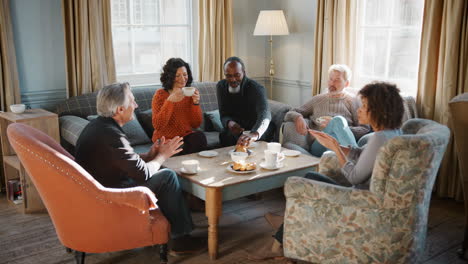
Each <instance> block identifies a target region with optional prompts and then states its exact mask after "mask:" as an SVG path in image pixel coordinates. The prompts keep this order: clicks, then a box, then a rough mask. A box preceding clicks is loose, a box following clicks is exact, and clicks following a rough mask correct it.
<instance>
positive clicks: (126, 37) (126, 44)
mask: <svg viewBox="0 0 468 264" xmlns="http://www.w3.org/2000/svg"><path fill="white" fill-rule="evenodd" d="M112 38H113V43H114V54H116V56H115V64H116V71H117V75H119V74H122V73H129V72H132V55H131V54H132V52H131V43H130V29H129V27H113V29H112ZM117 54H118V55H117Z"/></svg>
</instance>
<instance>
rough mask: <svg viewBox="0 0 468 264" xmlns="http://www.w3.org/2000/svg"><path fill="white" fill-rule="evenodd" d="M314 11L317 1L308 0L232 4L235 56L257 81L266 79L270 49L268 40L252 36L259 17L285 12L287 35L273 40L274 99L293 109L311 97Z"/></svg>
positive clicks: (242, 0) (245, 0)
mask: <svg viewBox="0 0 468 264" xmlns="http://www.w3.org/2000/svg"><path fill="white" fill-rule="evenodd" d="M316 7H317V3H316V1H311V0H287V1H285V0H250V1H248V0H235V1H233V16H234V39H235V42H234V45H235V52H236V55H238V56H240V57H241V58H243V59H244V60H245V62H246V64H247V70H248V75H249V76H250V77H256V78H254V79H256V80H259V81H263V80H265V78H268V69H269V64H268V63H269V59H270V47H269V43H268V37H266V36H253V35H252V33H253V30H254V28H255V23H256V21H257V17H258V13H259V12H260V10H274V9H282V10H283V11H284V13H285V16H286V21H287V23H288V26H289V32H290V34H289V35H287V36H276V37H273V55H274V62H275V81H274V85H273V87H274V91H273V98H274V99H275V100H278V101H281V102H284V103H287V104H290V105H292V106H299V105H302V104H303V103H305V102H306V101H308V100H309V99H310V98H311V97H312V90H311V81H312V72H313V60H314V52H313V48H314V31H315V14H316ZM267 64H268V65H267ZM262 77H263V78H262ZM268 84H269V82H268V81H267V85H268Z"/></svg>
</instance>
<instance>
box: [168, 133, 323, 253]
mask: <svg viewBox="0 0 468 264" xmlns="http://www.w3.org/2000/svg"><path fill="white" fill-rule="evenodd" d="M257 143H258V144H257V146H256V147H255V148H252V149H251V150H252V151H253V155H251V156H250V157H249V158H248V159H247V161H248V162H256V163H257V169H256V170H255V171H254V172H251V173H248V174H238V173H234V172H232V171H229V170H228V166H229V165H230V162H231V157H230V154H229V151H230V150H233V149H234V146H231V147H226V148H220V149H215V151H216V152H218V156H216V157H212V158H205V157H202V156H200V155H198V153H194V154H189V155H183V156H176V157H172V158H170V159H168V160H167V161H166V162H165V163H164V166H165V167H167V168H170V169H173V170H175V171H176V172H177V174H178V175H179V182H180V184H181V186H182V188H183V190H184V191H186V192H189V193H191V194H193V195H195V196H196V197H198V198H200V199H202V200H204V201H205V214H206V216H207V217H208V224H209V227H208V253H209V256H210V258H211V259H213V260H214V259H216V257H217V255H218V222H219V218H220V216H221V213H222V202H223V201H229V200H233V199H236V198H240V197H243V196H247V195H250V194H255V193H259V192H263V191H267V190H271V189H274V188H279V187H281V186H283V185H284V182H285V181H286V179H287V178H288V177H290V176H301V177H302V176H304V175H305V174H306V173H307V172H309V171H312V170H315V169H316V166H317V165H318V164H319V158H317V157H312V156H307V155H304V154H301V155H299V156H298V157H286V158H285V160H284V161H283V163H284V167H282V168H280V169H277V170H265V169H262V168H261V167H260V166H259V165H260V162H261V161H262V160H263V158H264V153H263V152H264V150H265V149H266V142H261V141H260V142H257ZM284 149H285V148H283V150H284ZM188 159H196V160H198V161H199V162H200V171H199V172H198V173H197V174H195V175H186V174H183V173H182V172H181V170H180V169H181V167H182V165H181V162H182V161H183V160H188Z"/></svg>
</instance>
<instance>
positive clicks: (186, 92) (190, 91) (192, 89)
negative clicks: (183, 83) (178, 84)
mask: <svg viewBox="0 0 468 264" xmlns="http://www.w3.org/2000/svg"><path fill="white" fill-rule="evenodd" d="M182 92H184V95H185V96H192V95H193V93H195V87H183V88H182Z"/></svg>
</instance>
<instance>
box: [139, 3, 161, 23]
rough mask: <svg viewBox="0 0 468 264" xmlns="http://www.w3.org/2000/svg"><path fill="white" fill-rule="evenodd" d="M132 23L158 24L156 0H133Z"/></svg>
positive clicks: (157, 4)
mask: <svg viewBox="0 0 468 264" xmlns="http://www.w3.org/2000/svg"><path fill="white" fill-rule="evenodd" d="M133 17H134V24H143V25H156V24H159V1H158V0H133Z"/></svg>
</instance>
